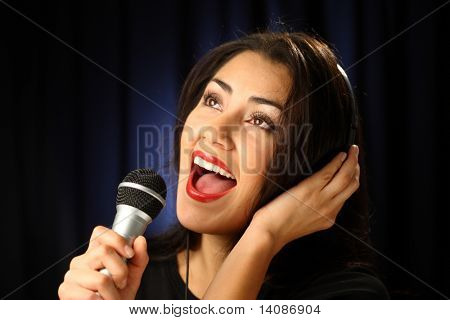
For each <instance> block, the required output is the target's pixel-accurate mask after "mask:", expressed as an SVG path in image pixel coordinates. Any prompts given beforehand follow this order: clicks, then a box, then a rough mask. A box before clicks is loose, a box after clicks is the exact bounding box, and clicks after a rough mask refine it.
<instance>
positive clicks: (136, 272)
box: [58, 226, 149, 300]
mask: <svg viewBox="0 0 450 320" xmlns="http://www.w3.org/2000/svg"><path fill="white" fill-rule="evenodd" d="M123 258H127V259H129V260H128V261H127V263H125V262H124V260H123ZM148 261H149V257H148V254H147V241H146V239H145V238H144V237H143V236H139V237H137V238H136V240H135V241H134V243H133V248H130V247H129V246H128V245H127V242H126V241H125V239H124V238H123V237H121V236H120V235H118V234H117V233H116V232H114V231H113V230H111V229H108V228H106V227H102V226H97V227H95V228H94V231H93V232H92V236H91V239H90V243H89V247H88V249H87V251H86V252H85V253H84V254H82V255H80V256H77V257H75V258H73V259H72V261H71V262H70V269H69V271H67V273H66V274H65V276H64V281H63V283H61V285H60V286H59V289H58V296H59V298H60V299H74V300H98V299H105V300H118V299H125V300H131V299H134V298H135V297H136V293H137V290H138V289H139V286H140V283H141V278H142V274H143V273H144V270H145V268H146V266H147V264H148ZM103 268H106V269H108V271H109V272H110V273H111V275H112V277H109V276H107V275H105V274H103V273H101V272H99V270H101V269H103ZM97 292H98V293H97Z"/></svg>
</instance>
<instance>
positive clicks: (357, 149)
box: [354, 144, 359, 157]
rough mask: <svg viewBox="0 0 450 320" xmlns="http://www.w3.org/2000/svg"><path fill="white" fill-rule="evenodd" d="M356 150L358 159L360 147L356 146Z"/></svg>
mask: <svg viewBox="0 0 450 320" xmlns="http://www.w3.org/2000/svg"><path fill="white" fill-rule="evenodd" d="M354 148H355V149H356V157H358V154H359V147H358V146H357V145H356V144H355V146H354Z"/></svg>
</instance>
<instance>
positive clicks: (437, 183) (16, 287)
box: [0, 0, 450, 299]
mask: <svg viewBox="0 0 450 320" xmlns="http://www.w3.org/2000/svg"><path fill="white" fill-rule="evenodd" d="M5 2H6V4H5V3H3V2H2V3H0V26H1V28H0V35H1V36H0V39H1V44H0V81H1V84H0V92H1V95H0V103H1V110H2V116H1V137H2V154H1V161H2V175H1V176H2V180H3V181H2V183H1V184H2V195H3V201H2V222H1V232H0V237H1V241H0V243H1V249H2V250H1V253H2V256H3V259H2V263H1V267H0V268H1V271H2V272H1V275H2V276H3V280H2V285H1V287H0V288H1V289H0V295H1V297H7V298H9V299H37V298H40V299H53V298H57V289H58V286H59V284H60V283H61V281H62V279H63V276H64V273H65V272H66V271H67V269H68V266H69V262H70V260H71V259H72V258H73V257H74V256H76V255H79V254H81V253H82V252H84V251H85V250H86V242H87V241H88V240H89V236H90V234H91V232H92V229H93V227H94V226H96V225H105V226H110V225H111V223H112V220H113V218H114V214H115V196H116V190H117V189H116V188H117V185H118V183H119V182H120V181H121V180H122V179H123V177H124V176H125V175H126V174H127V173H128V172H129V171H130V170H132V169H135V168H137V167H143V166H149V167H152V168H154V169H155V170H158V172H160V173H161V174H163V176H164V177H165V179H166V181H167V185H168V186H169V190H168V205H167V207H166V208H165V209H164V210H163V212H162V213H161V214H160V215H159V217H158V218H157V219H156V220H155V221H154V223H152V224H151V226H150V227H149V229H148V231H147V232H148V233H158V232H161V231H163V230H164V228H165V227H166V226H167V225H168V224H170V223H171V222H173V221H174V219H176V216H175V191H176V186H174V183H175V182H176V179H174V178H173V177H172V176H171V172H170V169H169V167H168V162H169V160H170V157H171V155H172V150H171V148H172V141H171V135H172V131H171V128H172V126H173V124H174V120H175V118H174V116H173V115H174V114H175V112H176V101H177V97H178V94H179V91H180V87H181V85H182V83H183V80H184V78H185V76H186V75H187V72H188V71H189V70H190V68H191V67H192V66H193V64H194V63H195V62H196V61H197V60H198V59H199V58H200V57H201V56H202V55H203V54H204V53H205V52H207V51H208V50H209V49H211V48H213V47H215V46H217V45H219V44H221V43H222V42H224V41H227V40H232V39H235V38H236V37H239V36H242V35H244V34H247V33H251V32H253V31H257V30H265V29H267V28H269V29H270V30H273V31H277V30H291V31H310V32H311V31H314V32H317V33H318V34H319V35H320V36H322V37H323V38H324V39H326V40H327V41H328V42H329V43H331V44H332V45H334V47H335V48H336V49H337V51H338V53H339V55H340V57H341V58H342V62H343V65H344V67H346V68H349V69H348V74H349V77H350V79H351V81H352V84H353V86H354V87H355V92H356V95H357V98H358V102H359V109H360V113H361V115H362V117H363V120H364V128H365V142H366V149H367V162H368V174H369V177H368V181H369V190H370V196H371V202H372V206H373V208H374V211H373V214H372V217H371V225H372V230H371V232H372V239H373V246H374V247H375V248H376V249H377V250H378V251H379V252H380V253H382V254H383V255H386V256H387V257H389V258H390V259H391V260H392V261H394V262H395V263H396V264H398V265H400V266H402V267H403V268H405V269H406V270H408V271H409V272H411V273H412V274H413V275H411V274H408V273H407V272H405V271H404V270H402V269H401V268H399V267H398V266H397V265H396V264H394V263H392V261H389V260H387V259H386V258H384V257H382V256H380V258H379V261H380V262H381V264H382V267H383V273H384V275H385V276H386V284H387V286H388V288H389V290H390V292H391V295H392V297H393V298H442V296H441V295H439V294H438V293H437V292H436V290H437V291H439V292H441V293H443V294H445V295H447V296H448V295H449V294H450V278H449V277H450V276H449V274H448V270H449V269H450V264H449V255H448V247H449V234H450V233H449V232H448V230H447V229H448V227H449V217H448V214H449V210H448V196H449V187H448V181H449V178H450V174H449V170H448V164H447V162H448V161H447V159H446V157H445V156H444V155H445V153H444V152H445V150H446V149H448V148H449V142H448V137H449V132H448V127H449V126H448V121H449V120H450V117H449V106H450V105H449V99H448V94H447V93H448V91H447V90H448V88H447V85H448V83H449V82H448V76H449V62H448V59H449V55H448V30H449V28H448V19H449V10H450V9H449V7H450V6H449V5H444V6H443V7H442V8H440V9H439V10H437V11H435V12H433V10H435V9H436V8H438V7H439V6H442V5H443V4H444V3H445V2H444V1H421V2H410V3H407V4H403V3H401V2H400V1H398V2H396V1H386V0H383V1H356V0H354V1H351V0H346V1H326V0H317V1H269V0H266V1H250V0H245V1H237V0H235V1H179V2H176V1H158V2H157V1H139V2H138V1H129V2H128V1H86V2H83V3H81V2H75V1H71V2H66V1H59V2H51V3H50V2H44V1H13V0H9V1H5ZM430 13H431V14H430ZM428 14H430V15H429V16H427V15H428ZM421 19H422V20H421ZM409 27H410V28H409ZM407 28H409V29H407ZM445 34H447V36H445ZM155 137H156V138H155ZM156 146H157V147H156ZM417 278H419V279H417ZM433 288H434V289H433Z"/></svg>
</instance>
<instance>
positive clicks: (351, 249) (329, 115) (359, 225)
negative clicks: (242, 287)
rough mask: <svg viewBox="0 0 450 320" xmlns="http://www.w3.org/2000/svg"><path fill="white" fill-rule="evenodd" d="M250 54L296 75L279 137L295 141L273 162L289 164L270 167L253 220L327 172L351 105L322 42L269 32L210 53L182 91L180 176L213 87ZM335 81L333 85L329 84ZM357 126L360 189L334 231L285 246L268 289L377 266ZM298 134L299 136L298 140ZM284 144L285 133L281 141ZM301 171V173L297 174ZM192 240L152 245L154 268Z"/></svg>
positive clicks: (171, 236) (177, 232)
mask: <svg viewBox="0 0 450 320" xmlns="http://www.w3.org/2000/svg"><path fill="white" fill-rule="evenodd" d="M246 50H251V51H253V52H257V53H259V54H262V55H263V56H265V57H267V58H269V59H270V60H271V61H273V62H277V63H281V64H283V65H285V66H286V67H287V68H288V70H289V71H290V73H291V78H292V84H293V85H292V87H291V89H290V93H289V96H288V100H287V103H286V106H285V111H284V112H282V119H281V126H280V127H281V128H284V129H286V128H289V129H288V130H281V131H280V132H284V133H286V132H287V134H288V135H291V139H288V140H287V141H288V144H281V143H279V144H277V145H276V146H275V152H274V155H276V154H284V155H285V156H286V157H285V159H284V162H283V163H284V167H283V168H284V169H285V170H284V172H282V173H280V170H279V169H280V168H279V166H278V165H275V164H274V163H273V162H272V163H271V164H270V165H269V167H268V168H267V172H266V175H267V177H268V178H269V179H266V182H265V184H264V186H263V189H262V192H261V193H260V195H259V198H258V201H257V203H255V205H254V207H253V211H252V213H254V212H255V211H256V210H258V209H259V208H261V207H262V206H264V205H265V204H267V203H268V202H269V201H271V200H272V199H274V198H275V197H276V196H278V195H279V194H281V193H283V192H284V191H285V190H288V189H289V188H290V187H292V186H294V185H296V184H297V183H299V182H300V181H302V180H303V179H304V178H305V177H306V176H308V175H309V174H311V172H309V173H308V172H307V171H308V170H304V169H305V168H308V165H310V167H311V165H312V167H311V168H312V169H313V171H315V170H317V169H319V168H320V167H321V166H322V165H323V164H325V163H326V162H327V161H328V160H329V159H330V156H331V155H335V154H336V152H337V151H339V150H342V148H343V146H345V145H346V142H347V140H348V133H349V129H348V128H349V127H350V121H351V107H350V103H351V102H350V99H351V97H350V96H349V90H348V87H347V85H346V83H345V80H344V79H343V77H342V76H341V75H340V72H339V70H338V68H337V63H339V61H338V58H337V56H336V54H335V53H334V52H333V50H332V49H331V48H330V47H329V46H328V45H327V44H326V43H325V42H324V41H323V40H321V39H320V38H319V37H318V36H316V35H309V34H306V33H302V32H297V33H288V32H263V33H255V34H251V35H247V36H245V37H242V38H240V39H237V40H234V41H230V42H227V43H224V44H222V45H220V46H218V47H216V48H214V49H212V50H211V51H209V52H208V53H207V54H206V55H205V56H204V57H203V58H201V59H200V60H199V61H198V62H197V64H196V65H195V66H194V67H193V68H192V70H191V71H190V73H189V74H188V76H187V78H186V80H185V83H184V85H183V88H182V90H181V95H180V98H179V103H178V120H177V122H176V125H175V137H174V138H175V143H174V146H175V150H174V158H173V166H174V169H175V171H176V172H177V173H178V169H179V157H180V138H181V133H182V130H183V124H184V121H185V120H186V118H187V116H188V115H189V113H190V112H191V111H192V110H193V109H194V107H195V106H196V105H197V104H198V102H199V100H200V99H201V96H202V94H203V91H204V89H205V87H206V85H207V83H208V82H209V81H210V79H211V78H212V77H213V76H214V75H215V73H216V72H217V71H218V70H219V69H220V68H221V67H222V66H223V65H224V64H225V63H227V62H228V61H229V60H230V59H232V58H233V57H234V56H236V55H237V54H239V53H241V52H243V51H246ZM331 79H333V80H332V81H330V80H331ZM357 121H358V130H357V132H356V138H355V144H357V145H358V146H359V150H360V152H359V164H360V168H361V171H360V187H359V189H358V190H357V191H356V192H355V193H354V194H353V195H352V196H351V197H350V198H349V199H348V200H347V201H346V203H345V204H344V206H343V208H342V209H341V212H340V213H339V214H338V216H337V219H336V225H335V226H333V227H331V228H330V229H328V230H325V231H320V232H316V233H314V234H311V235H308V236H305V237H302V238H300V239H297V240H295V241H292V242H291V243H289V244H287V245H286V246H285V247H284V248H283V249H282V250H281V251H280V252H279V253H278V254H277V255H276V256H275V257H274V259H273V260H272V262H271V265H270V267H269V271H268V273H267V275H266V281H272V282H273V283H275V282H277V283H287V282H288V281H289V282H292V277H293V276H295V275H298V279H299V281H307V280H308V279H312V277H313V276H314V275H319V274H322V273H325V272H331V271H336V270H341V269H343V268H347V267H351V266H354V265H358V266H362V265H363V266H366V268H370V267H371V266H372V258H373V257H372V255H371V253H370V252H371V251H370V250H368V248H367V246H366V245H365V244H364V243H363V242H365V243H370V242H369V232H368V231H369V223H368V216H369V206H368V200H369V199H368V192H367V183H366V178H365V177H366V167H365V161H364V158H365V153H364V145H363V140H362V123H361V119H360V118H358V119H357ZM303 124H309V125H310V128H311V130H300V131H298V130H297V129H298V128H300V127H301V126H302V125H303ZM294 134H296V135H299V136H297V137H296V139H293V135H294ZM281 138H282V134H281V133H280V134H278V139H281ZM345 151H347V150H345ZM299 166H300V167H301V168H303V169H302V170H298V167H299ZM286 169H287V170H286ZM292 172H295V173H296V174H292ZM337 225H339V226H340V227H338V226H337ZM244 231H245V228H244V229H243V230H242V232H241V233H240V234H238V235H237V236H236V238H235V239H233V241H232V242H233V243H231V244H230V247H229V248H228V250H231V248H232V247H233V246H234V245H235V244H236V242H237V241H238V240H239V238H240V237H241V235H242V233H243V232H244ZM188 233H189V234H190V239H195V236H198V234H195V233H194V232H192V231H190V230H187V229H186V228H184V227H183V226H182V225H181V224H180V223H179V222H177V223H176V224H175V225H174V226H172V227H171V228H169V229H168V231H167V232H165V233H164V234H161V235H158V236H156V237H154V238H152V239H149V253H150V256H151V257H152V259H153V260H164V259H167V258H170V257H173V256H174V255H176V254H177V253H178V252H180V251H181V250H183V249H184V247H185V245H186V238H187V235H188ZM360 240H361V241H360ZM191 241H192V240H191ZM362 241H363V242H362Z"/></svg>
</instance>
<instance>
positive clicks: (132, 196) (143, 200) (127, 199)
mask: <svg viewBox="0 0 450 320" xmlns="http://www.w3.org/2000/svg"><path fill="white" fill-rule="evenodd" d="M122 182H131V183H136V184H139V185H141V186H143V187H146V188H149V189H150V190H152V191H153V192H156V193H157V194H159V195H160V196H161V197H162V198H163V199H166V194H167V190H166V189H167V187H166V183H165V182H164V179H163V178H162V177H161V176H160V175H159V174H157V173H156V172H155V171H153V170H151V169H136V170H133V171H131V172H130V173H129V174H128V175H127V176H126V177H125V178H124V179H123V181H122ZM116 204H117V205H119V204H126V205H129V206H132V207H135V208H137V209H139V210H141V211H143V212H145V213H146V214H148V215H149V216H150V217H151V218H152V219H154V218H156V216H157V215H158V213H159V212H160V211H161V209H162V208H163V204H162V203H161V202H160V201H159V200H158V199H157V198H156V197H154V196H152V195H150V194H148V193H146V192H144V191H142V190H139V189H136V188H132V187H127V186H121V187H120V188H119V190H118V191H117V199H116Z"/></svg>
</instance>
